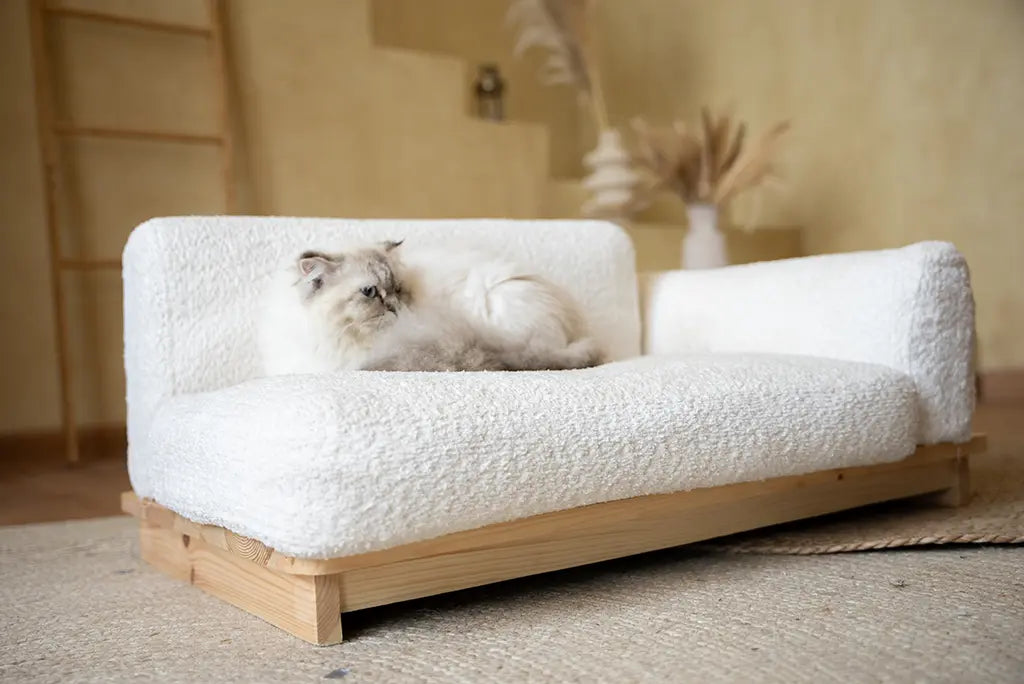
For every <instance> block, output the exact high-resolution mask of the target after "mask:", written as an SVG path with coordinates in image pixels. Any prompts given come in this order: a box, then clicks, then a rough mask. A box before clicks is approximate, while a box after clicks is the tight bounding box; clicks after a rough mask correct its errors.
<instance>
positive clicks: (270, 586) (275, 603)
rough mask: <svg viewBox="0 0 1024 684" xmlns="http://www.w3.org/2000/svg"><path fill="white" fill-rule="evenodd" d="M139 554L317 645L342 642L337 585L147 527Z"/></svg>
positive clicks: (144, 526)
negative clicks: (277, 568)
mask: <svg viewBox="0 0 1024 684" xmlns="http://www.w3.org/2000/svg"><path fill="white" fill-rule="evenodd" d="M139 554H140V556H141V557H142V559H143V560H144V561H146V562H147V563H150V564H152V565H154V566H155V567H157V568H158V569H160V570H161V571H163V572H165V573H167V574H168V575H170V576H171V577H174V578H176V579H179V580H182V581H185V582H189V583H190V584H194V585H195V586H197V587H199V588H200V589H202V590H204V591H206V592H207V593H210V594H213V595H214V596H216V597H218V598H221V599H223V600H225V601H227V602H228V603H230V604H232V605H234V606H237V607H239V608H241V609H242V610H245V611H248V612H250V613H252V614H253V615H257V616H259V617H261V618H263V619H264V620H266V621H267V622H269V623H270V624H272V625H275V626H276V627H280V628H281V629H283V630H285V631H286V632H289V633H290V634H294V635H295V636H297V637H299V638H300V639H304V640H306V641H308V642H310V643H313V644H317V645H321V646H324V645H329V644H337V643H340V642H341V607H340V603H339V600H340V598H339V593H338V580H337V578H336V577H333V576H318V577H312V576H302V575H287V574H284V573H279V572H275V571H273V570H269V569H267V568H263V567H260V566H258V565H256V564H254V563H250V562H248V561H246V560H244V559H242V558H239V557H237V556H235V555H233V554H231V553H229V552H227V551H222V550H220V549H217V548H214V547H213V546H210V545H209V544H206V543H205V542H203V541H202V540H201V539H194V538H192V537H190V536H188V535H184V534H180V533H178V532H175V531H173V530H168V529H164V528H162V527H157V526H155V525H152V524H149V523H145V522H143V523H142V524H141V526H140V528H139Z"/></svg>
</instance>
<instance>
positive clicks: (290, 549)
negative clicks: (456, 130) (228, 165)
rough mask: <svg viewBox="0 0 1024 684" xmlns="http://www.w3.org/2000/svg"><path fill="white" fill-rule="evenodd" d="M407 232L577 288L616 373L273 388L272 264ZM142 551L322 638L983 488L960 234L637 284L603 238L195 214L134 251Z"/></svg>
mask: <svg viewBox="0 0 1024 684" xmlns="http://www.w3.org/2000/svg"><path fill="white" fill-rule="evenodd" d="M401 238H404V239H406V240H407V241H408V243H410V244H416V243H417V242H418V243H420V244H425V245H431V246H436V245H443V244H445V243H448V242H452V241H454V242H458V243H460V244H469V245H473V246H479V247H483V248H487V249H490V250H492V251H500V252H501V253H503V254H506V255H509V256H512V257H514V258H516V259H517V260H518V261H520V262H523V263H527V264H529V265H530V266H531V268H534V269H535V270H536V271H537V272H539V273H540V274H542V275H544V276H546V277H548V278H550V279H551V280H553V281H555V282H557V283H558V284H560V285H562V286H564V287H566V288H567V289H568V290H569V291H570V292H571V293H572V294H573V295H574V296H575V297H576V298H577V299H578V300H579V301H580V303H581V305H582V307H583V309H584V311H585V312H586V314H587V316H588V322H589V324H590V326H591V328H592V331H593V333H594V335H595V336H596V337H597V338H598V340H599V341H600V342H601V343H602V345H603V346H604V347H605V348H606V349H607V350H608V353H609V356H610V357H611V361H610V363H607V364H605V365H602V366H599V367H596V368H590V369H584V370H577V371H559V372H529V373H370V372H359V371H353V372H344V373H336V374H321V375H304V376H302V375H296V376H282V377H273V378H261V377H258V375H259V373H258V358H257V354H256V350H255V341H254V340H255V332H254V320H255V312H256V307H257V306H258V305H259V292H260V289H261V287H262V285H263V284H264V283H265V282H266V279H267V278H268V277H269V275H270V272H271V269H273V268H274V267H275V266H277V265H278V264H279V263H280V261H281V259H282V258H286V257H288V256H290V255H297V254H298V253H300V252H301V251H303V250H305V249H309V248H324V249H331V247H332V245H336V244H338V243H340V242H343V241H354V240H382V239H401ZM123 261H124V285H125V365H126V376H127V390H128V391H127V395H128V422H129V472H130V475H131V480H132V486H133V492H129V493H126V494H125V495H124V497H123V502H122V503H123V507H124V509H125V510H126V511H127V512H130V513H132V514H134V515H136V516H137V517H138V518H139V520H140V535H141V537H140V539H141V544H140V549H141V555H142V557H143V559H144V560H146V561H147V562H149V563H152V564H153V565H155V566H157V567H159V568H160V569H162V570H164V571H165V572H167V573H168V574H171V575H172V576H175V577H179V578H181V579H183V580H186V581H190V582H192V583H193V584H195V585H197V586H199V587H201V588H203V589H205V590H207V591H209V592H210V593H213V594H215V595H217V596H220V597H221V598H223V599H225V600H227V601H229V602H231V603H233V604H235V605H238V606H240V607H242V608H244V609H246V610H248V611H249V612H252V613H254V614H256V615H259V616H260V617H263V618H264V619H266V620H268V621H269V622H271V623H273V624H275V625H277V626H279V627H282V628H283V629H285V630H287V631H289V632H291V633H292V634H295V635H296V636H299V637H301V638H303V639H305V640H307V641H310V642H313V643H318V644H330V643H337V642H339V641H340V640H341V614H342V613H343V612H346V611H351V610H357V609H361V608H366V607H371V606H375V605H382V604H386V603H392V602H395V601H401V600H406V599H411V598H417V597H421V596H427V595H431V594H436V593H441V592H445V591H451V590H455V589H460V588H465V587H470V586H476V585H480V584H485V583H489V582H495V581H500V580H504V579H510V578H514V577H520V576H524V575H529V574H535V573H540V572H546V571H549V570H555V569H560V568H565V567H571V566H575V565H581V564H585V563H592V562H596V561H600V560H606V559H610V558H615V557H620V556H624V555H630V554H634V553H640V552H644V551H649V550H654V549H660V548H666V547H670V546H676V545H679V544H685V543H689V542H693V541H698V540H702V539H707V538H711V537H716V536H721V535H725V534H731V533H735V532H740V531H745V530H749V529H754V528H757V527H763V526H766V525H772V524H776V523H780V522H785V521H789V520H795V519H798V518H804V517H810V516H815V515H821V514H824V513H830V512H834V511H838V510H842V509H846V508H852V507H856V506H861V505H866V504H870V503H876V502H878V501H884V500H888V499H894V498H902V497H907V496H916V495H923V494H935V495H936V500H937V501H938V502H940V503H950V504H956V503H959V502H960V501H961V499H962V498H963V497H964V496H966V493H967V483H966V480H967V456H968V454H970V453H977V452H979V451H980V450H982V449H983V448H984V440H983V438H978V437H976V438H973V439H972V438H971V436H970V432H969V428H970V420H971V414H972V412H973V405H974V395H973V388H974V385H973V365H972V350H973V344H974V320H973V300H972V296H971V291H970V284H969V277H968V273H967V268H966V264H965V263H964V260H963V258H962V256H961V255H960V254H959V253H958V252H957V251H956V250H955V248H953V247H952V245H949V244H946V243H919V244H916V245H911V246H908V247H905V248H901V249H894V250H883V251H877V252H862V253H854V254H842V255H828V256H819V257H807V258H801V259H791V260H786V261H779V262H766V263H762V264H751V265H745V266H733V267H727V268H723V269H716V270H712V271H685V272H684V271H673V272H667V273H658V274H645V275H642V276H640V277H638V276H637V274H636V273H635V269H634V254H633V249H632V245H631V244H630V242H629V239H628V237H627V236H626V235H625V234H624V232H623V231H621V229H619V228H618V227H616V226H614V225H613V224H608V223H602V222H591V221H502V220H487V221H485V220H461V221H403V220H369V221H367V220H360V221H356V220H344V219H294V218H277V217H262V218H250V217H186V218H164V219H154V220H152V221H149V222H147V223H145V224H143V225H142V226H140V227H138V228H136V230H135V231H134V232H133V234H132V236H131V238H130V239H129V242H128V245H127V247H126V249H125V254H124V260H123Z"/></svg>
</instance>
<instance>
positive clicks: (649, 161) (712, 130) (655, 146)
mask: <svg viewBox="0 0 1024 684" xmlns="http://www.w3.org/2000/svg"><path fill="white" fill-rule="evenodd" d="M632 126H633V130H634V132H635V133H636V143H637V153H636V156H635V159H634V161H635V163H636V164H637V166H639V167H640V168H642V169H644V170H646V172H647V176H648V182H647V190H648V191H653V190H655V189H660V188H665V189H667V190H670V191H672V192H674V193H676V194H678V195H679V196H680V197H682V198H683V200H684V201H685V202H699V203H707V204H716V205H721V204H724V203H726V202H728V201H729V200H731V199H733V198H734V197H735V196H736V195H738V194H739V193H741V192H744V191H746V190H750V189H751V188H755V187H758V186H761V185H769V184H772V183H777V182H778V180H779V176H778V174H777V169H776V167H775V160H776V156H777V152H778V146H779V141H780V140H781V138H782V136H783V135H785V133H786V131H788V130H789V128H790V123H789V122H788V121H782V122H779V123H777V124H775V125H774V126H772V127H771V128H769V129H768V130H767V131H765V132H764V133H763V134H762V135H761V136H760V137H759V138H757V140H755V141H754V143H753V144H750V145H747V143H746V140H747V126H746V124H745V123H743V122H741V121H734V120H733V118H732V116H730V115H728V114H723V115H721V116H718V117H713V116H712V115H711V112H710V110H709V109H708V108H707V107H704V108H703V109H702V110H701V119H700V130H699V132H695V131H693V130H691V129H690V128H688V127H687V126H686V124H685V123H684V122H682V121H676V122H674V123H673V124H672V126H671V128H660V129H657V128H652V127H651V126H649V125H648V124H647V122H645V121H644V120H643V119H634V120H633V122H632Z"/></svg>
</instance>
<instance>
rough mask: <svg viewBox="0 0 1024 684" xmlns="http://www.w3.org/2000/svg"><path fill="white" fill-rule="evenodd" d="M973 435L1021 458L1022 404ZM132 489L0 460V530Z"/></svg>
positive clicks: (107, 456)
mask: <svg viewBox="0 0 1024 684" xmlns="http://www.w3.org/2000/svg"><path fill="white" fill-rule="evenodd" d="M975 430H976V431H977V432H985V433H987V434H988V435H989V441H990V443H991V444H993V445H999V446H1000V447H1001V448H1006V449H1018V450H1019V451H1020V453H1021V454H1022V455H1024V402H1020V403H1016V402H1014V403H1000V404H986V405H982V406H979V407H978V411H977V414H976V416H975ZM130 488H131V485H130V484H129V482H128V471H127V469H126V466H125V461H124V454H123V451H122V450H121V449H117V448H111V447H107V448H105V449H94V450H93V452H92V453H89V454H86V455H85V456H84V458H83V461H82V463H81V464H79V465H77V466H68V465H66V464H65V463H64V460H63V456H62V454H61V452H60V450H59V449H58V448H48V449H44V450H42V451H40V452H39V453H32V454H20V455H17V456H16V457H13V458H9V457H6V456H0V502H2V503H0V525H21V524H25V523H32V522H47V521H56V520H77V519H82V518H99V517H104V516H110V515H117V514H118V513H120V510H121V509H120V505H119V496H120V494H121V492H123V491H125V490H127V489H130Z"/></svg>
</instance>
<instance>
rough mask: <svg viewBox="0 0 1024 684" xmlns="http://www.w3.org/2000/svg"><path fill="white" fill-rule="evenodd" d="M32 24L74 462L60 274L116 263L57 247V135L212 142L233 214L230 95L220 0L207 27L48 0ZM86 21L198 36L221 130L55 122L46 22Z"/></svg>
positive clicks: (64, 407)
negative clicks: (209, 66)
mask: <svg viewBox="0 0 1024 684" xmlns="http://www.w3.org/2000/svg"><path fill="white" fill-rule="evenodd" d="M29 3H30V7H29V16H30V22H31V34H32V35H31V40H32V60H33V71H34V74H35V91H36V117H37V130H38V134H39V150H40V155H41V157H42V161H43V193H44V199H45V204H46V206H45V213H46V229H47V237H48V242H49V253H50V254H49V256H50V279H51V281H52V283H53V315H54V319H55V327H56V332H57V370H58V375H59V380H60V401H61V404H60V419H61V428H62V432H63V435H64V446H65V453H66V458H67V461H68V462H69V463H77V462H78V460H79V442H78V425H77V422H76V408H75V399H74V395H73V392H74V379H73V378H72V368H71V359H70V348H69V347H70V345H69V340H68V327H69V323H68V318H67V302H66V299H65V297H66V292H67V291H66V289H65V286H64V282H63V276H64V274H65V273H67V272H71V271H77V272H82V271H101V270H109V269H115V270H116V269H119V268H120V267H121V262H120V259H85V258H69V257H68V256H67V255H65V253H64V251H63V248H62V240H61V233H62V231H61V227H60V218H59V215H58V208H57V207H58V197H59V193H60V187H61V183H62V173H61V160H60V140H61V139H62V138H108V139H116V140H127V141H139V140H143V141H157V142H164V143H183V144H192V145H215V146H217V147H219V148H220V152H221V171H222V173H223V180H224V208H225V212H226V213H228V214H232V213H235V193H234V184H233V169H232V154H233V152H232V139H231V125H230V122H231V117H230V111H229V98H228V86H227V83H228V70H227V55H226V52H225V47H224V24H223V20H222V17H223V16H224V15H223V10H224V8H223V6H222V0H207V11H208V15H209V25H208V26H193V25H188V24H182V23H173V22H165V21H154V20H150V19H144V18H139V17H131V16H124V15H119V14H111V13H107V12H97V11H92V10H88V9H78V8H72V7H61V6H55V5H52V4H49V3H48V2H47V0H29ZM58 20H73V21H90V22H100V23H106V24H114V25H120V26H129V27H133V28H136V29H139V30H142V31H160V32H164V33H176V34H185V35H190V36H196V37H197V38H200V39H203V40H204V41H205V42H207V43H208V45H209V49H210V52H211V57H212V60H213V68H214V70H215V72H216V78H215V81H216V83H217V89H218V97H219V109H220V111H219V120H220V130H219V131H218V132H217V133H215V134H212V135H196V134H192V133H182V132H175V131H160V130H137V129H127V128H119V127H99V126H91V127H83V126H78V125H76V124H75V123H74V122H72V121H64V120H59V119H58V118H57V116H56V114H55V112H54V99H55V98H54V91H53V81H52V78H51V77H52V73H53V72H52V65H51V63H50V59H49V51H48V49H47V26H48V23H49V22H50V21H58Z"/></svg>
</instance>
